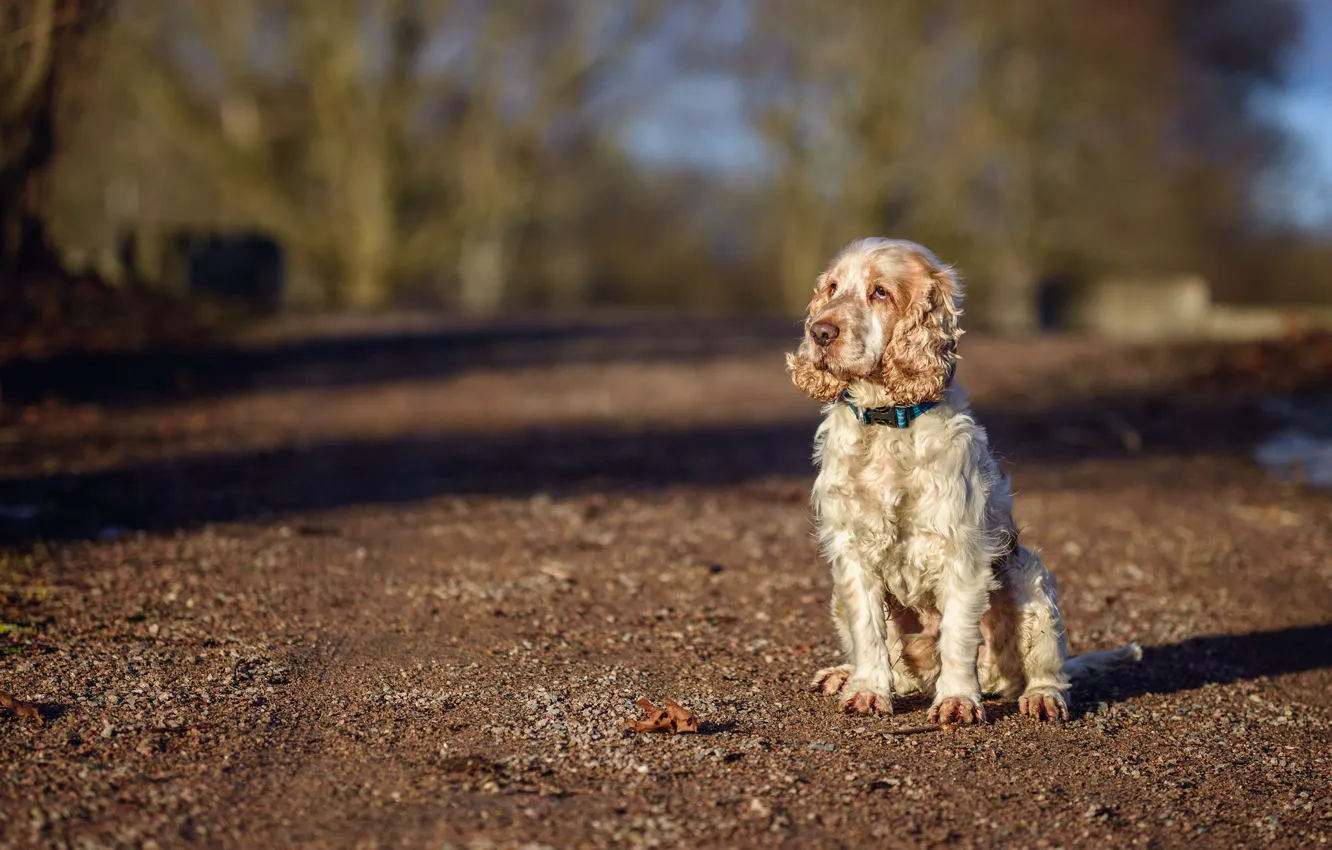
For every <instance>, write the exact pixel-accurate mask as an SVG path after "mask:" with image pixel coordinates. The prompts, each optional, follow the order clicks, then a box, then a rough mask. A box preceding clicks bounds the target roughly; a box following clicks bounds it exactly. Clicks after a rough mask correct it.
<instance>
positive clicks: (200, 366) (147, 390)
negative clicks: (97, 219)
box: [0, 321, 1332, 848]
mask: <svg viewBox="0 0 1332 850" xmlns="http://www.w3.org/2000/svg"><path fill="white" fill-rule="evenodd" d="M788 336H790V329H789V328H788V327H787V326H785V325H784V324H782V323H778V324H777V325H776V326H773V325H765V324H763V323H753V324H752V325H750V324H745V325H736V324H734V323H732V324H731V325H727V324H725V323H719V322H711V323H709V322H694V323H685V324H684V325H682V324H681V323H679V322H665V321H662V322H641V321H640V322H636V323H632V324H620V325H615V324H603V325H598V326H589V327H584V328H582V329H580V330H578V331H577V332H570V333H566V334H554V333H546V332H544V331H541V330H540V329H537V330H533V329H513V328H506V329H496V330H495V331H494V332H493V333H486V332H484V329H482V330H477V329H471V330H469V331H468V332H467V334H465V335H463V336H462V342H461V343H460V342H459V339H458V338H457V337H450V338H449V339H447V340H441V338H440V337H439V336H438V334H435V333H433V332H421V333H419V334H416V335H409V336H407V337H403V338H397V337H395V338H389V337H385V336H383V335H382V334H370V335H363V336H360V337H353V338H349V340H350V341H348V340H347V339H344V340H342V341H341V342H339V343H338V344H337V345H330V344H325V343H320V344H318V345H316V344H314V343H312V342H308V341H307V342H299V341H298V342H291V341H282V342H275V343H271V344H266V345H268V347H266V348H263V349H262V352H261V354H262V356H261V355H260V354H256V353H254V352H253V351H249V352H225V353H221V354H218V355H217V356H216V357H214V358H212V359H209V358H204V359H202V360H197V359H196V360H188V361H168V362H167V363H166V364H165V365H164V364H163V363H162V362H160V361H155V360H151V359H142V360H134V359H132V358H131V359H129V360H126V361H118V363H119V365H117V366H116V368H115V369H113V370H111V373H110V374H108V375H106V376H104V377H103V378H102V379H99V380H97V381H88V380H79V379H78V375H80V374H87V373H85V372H82V371H80V370H86V369H88V368H91V367H89V366H88V364H87V363H85V362H82V361H77V362H74V363H73V364H72V365H70V366H69V367H68V370H67V371H68V374H66V375H64V376H63V377H62V375H61V374H58V373H55V372H40V369H44V368H46V367H44V366H40V364H35V365H34V364H27V365H25V364H19V365H18V366H11V367H6V368H7V369H8V371H6V372H4V377H5V378H6V379H7V380H8V383H7V384H6V387H7V395H6V398H7V399H8V400H9V401H10V408H9V409H8V416H9V418H8V419H7V420H6V421H5V423H4V425H3V428H2V429H0V508H3V514H2V515H0V542H3V543H4V544H5V548H3V549H0V623H2V624H3V625H0V652H2V653H3V655H0V689H2V690H4V691H7V692H9V693H11V694H13V695H14V696H15V697H16V698H19V699H21V700H26V701H29V702H31V703H34V704H36V705H37V707H38V709H39V711H40V714H41V719H40V720H37V719H33V718H29V717H22V716H16V715H14V713H13V712H9V711H0V766H2V769H3V775H4V785H3V789H2V790H0V847H5V848H9V847H13V848H27V847H47V846H50V847H172V846H203V847H263V846H272V845H276V844H279V843H285V842H298V843H300V844H303V845H306V846H315V847H325V846H326V847H379V846H385V847H389V846H393V847H398V846H402V847H441V846H443V847H458V848H462V847H468V848H483V847H496V848H499V847H541V846H550V847H560V848H563V847H640V846H642V847H669V846H686V847H747V846H764V847H767V846H790V847H850V846H860V845H863V844H866V843H868V842H871V841H874V842H877V843H880V844H888V845H890V846H926V845H936V844H942V843H953V844H957V845H959V846H987V847H989V846H1011V847H1079V846H1087V847H1090V846H1096V847H1103V846H1129V845H1139V846H1154V847H1172V846H1181V845H1185V844H1190V845H1198V846H1215V847H1242V846H1253V847H1258V846H1268V845H1272V846H1278V847H1307V846H1314V845H1320V844H1325V843H1327V842H1328V840H1329V839H1330V838H1332V809H1330V808H1329V803H1328V794H1327V788H1328V787H1329V779H1332V746H1329V744H1330V743H1332V709H1329V706H1328V697H1329V694H1330V693H1332V672H1330V670H1329V668H1330V667H1332V624H1330V623H1329V619H1332V618H1330V615H1329V612H1332V497H1329V494H1328V493H1327V492H1324V491H1318V490H1316V489H1313V488H1309V487H1307V486H1304V485H1302V484H1301V483H1300V482H1299V481H1297V480H1296V481H1282V480H1279V479H1280V478H1281V476H1274V475H1271V474H1269V473H1268V472H1266V471H1264V470H1263V469H1261V468H1260V467H1258V466H1256V465H1254V464H1253V463H1251V462H1250V460H1249V457H1250V456H1251V447H1252V446H1253V445H1254V444H1255V442H1256V441H1257V440H1258V439H1259V438H1260V437H1261V436H1262V435H1263V434H1265V433H1267V432H1268V431H1269V430H1271V429H1273V428H1274V427H1276V426H1278V425H1280V424H1281V423H1271V422H1269V421H1267V420H1265V419H1263V417H1262V413H1261V412H1262V410H1269V411H1270V410H1272V409H1273V406H1272V404H1271V402H1270V400H1268V399H1266V398H1265V396H1268V395H1271V394H1273V393H1275V392H1278V391H1279V392H1281V393H1289V394H1296V395H1292V397H1298V398H1300V399H1301V400H1302V401H1301V402H1300V403H1304V402H1307V401H1308V400H1309V399H1313V400H1314V401H1313V402H1310V403H1313V404H1315V405H1316V404H1317V403H1321V402H1318V399H1323V400H1324V402H1325V400H1326V398H1327V397H1328V392H1327V384H1326V383H1325V380H1326V375H1327V374H1329V371H1324V367H1326V366H1328V365H1332V359H1320V358H1319V357H1312V356H1311V355H1310V354H1309V351H1310V350H1311V349H1310V348H1309V347H1305V346H1286V347H1280V346H1277V347H1265V348H1253V347H1249V348H1245V349H1234V350H1204V349H1190V350H1183V349H1176V350H1169V351H1167V350H1142V349H1128V348H1123V347H1117V346H1112V345H1109V344H1105V343H1095V342H1090V341H1086V340H1076V339H1048V340H1039V341H1034V342H1027V343H1013V342H1001V341H997V340H990V339H984V338H976V337H973V336H968V337H967V340H966V342H965V343H964V347H963V353H964V356H965V357H966V361H965V363H964V366H963V370H962V377H963V380H964V381H966V382H967V384H968V386H969V388H970V389H971V390H972V392H973V394H974V396H975V400H976V403H977V407H978V409H979V410H980V411H981V415H982V416H983V418H984V420H985V421H986V422H987V423H988V424H989V425H990V426H991V431H992V434H993V437H994V441H995V443H996V445H997V447H998V448H999V450H1000V451H1001V452H1002V453H1003V455H1004V456H1005V457H1006V458H1007V459H1008V460H1009V461H1010V465H1011V467H1012V470H1013V473H1014V479H1015V485H1016V488H1017V489H1018V491H1019V493H1018V502H1017V515H1018V520H1019V522H1020V523H1022V524H1023V525H1024V526H1025V527H1026V529H1027V531H1026V534H1027V539H1028V540H1029V541H1030V542H1031V543H1033V544H1035V545H1038V546H1040V547H1042V548H1043V549H1044V550H1045V551H1046V553H1047V556H1048V559H1049V561H1050V563H1051V566H1052V568H1053V570H1054V571H1055V572H1056V574H1057V575H1058V576H1059V579H1060V583H1061V589H1062V593H1063V600H1062V603H1063V610H1064V615H1065V620H1066V622H1067V623H1068V626H1069V630H1070V643H1071V645H1072V647H1073V649H1074V651H1086V650H1092V649H1098V648H1105V647H1110V646H1117V645H1119V644H1121V643H1123V642H1125V641H1128V640H1137V641H1140V642H1141V643H1142V644H1143V646H1144V657H1143V661H1142V663H1141V664H1140V665H1138V666H1137V667H1136V668H1133V669H1131V670H1128V671H1124V672H1122V673H1115V674H1114V675H1113V676H1112V677H1107V678H1105V679H1102V680H1092V681H1088V682H1086V683H1084V684H1082V685H1081V686H1080V687H1079V688H1078V689H1077V690H1076V692H1075V699H1076V700H1077V709H1078V710H1077V713H1076V716H1075V717H1074V719H1073V720H1071V721H1070V722H1069V723H1067V724H1063V725H1056V726H1041V725H1037V724H1034V723H1031V722H1028V721H1025V720H1024V719H1023V718H1021V717H1019V716H1017V715H1016V706H1015V705H1014V704H1012V703H1006V702H994V703H991V704H989V705H987V706H986V710H987V713H988V714H989V716H990V717H991V722H990V723H988V724H986V725H983V726H981V727H977V728H963V729H948V730H922V729H921V728H920V727H922V726H923V724H924V723H925V708H926V705H925V703H924V702H922V701H920V700H899V701H898V705H897V713H896V714H895V715H894V716H892V717H885V718H864V717H850V716H845V715H842V714H840V713H838V711H837V710H836V704H835V703H834V702H833V701H831V700H829V699H828V698H826V697H823V696H819V695H814V694H810V693H807V692H805V690H804V685H805V683H806V682H807V681H808V679H809V678H810V677H811V675H812V674H813V672H814V671H815V670H816V669H817V668H819V667H820V666H823V665H825V664H827V663H828V662H829V661H830V660H831V659H832V658H833V657H834V655H835V640H834V637H833V632H832V628H831V625H830V623H829V622H828V619H827V616H826V597H827V594H828V593H829V590H830V582H829V580H828V577H827V574H826V569H825V567H824V566H823V565H822V564H821V563H820V561H819V558H818V556H817V553H816V551H815V547H814V544H813V541H812V538H811V530H812V529H811V525H810V522H809V518H808V512H807V506H806V497H807V493H808V490H809V486H810V484H811V482H812V470H811V468H810V466H809V460H808V454H809V440H810V436H811V435H812V431H813V426H814V423H815V421H816V413H817V412H816V410H814V409H813V404H812V402H809V401H808V400H807V399H804V398H802V397H801V396H800V395H799V394H798V393H797V392H796V390H794V388H792V387H791V386H790V384H789V383H788V382H787V381H786V378H785V376H784V375H783V373H782V360H781V357H780V354H781V352H782V350H783V348H784V344H785V342H786V340H785V337H788ZM1324 353H1326V352H1324ZM181 363H184V364H185V365H183V366H182V365H180V364H181ZM173 364H174V365H173ZM25 369H26V370H27V372H26V373H25V371H24V370H25ZM38 373H40V376H41V377H40V380H38V379H36V378H33V377H32V375H34V374H38ZM25 374H26V375H27V377H26V378H25ZM71 376H73V377H71ZM25 381H27V382H26V383H25ZM62 382H63V383H62ZM43 386H46V387H57V386H58V387H60V395H61V396H63V400H61V399H54V398H48V397H44V396H43V393H42V387H43ZM10 387H14V388H17V389H15V390H12V391H11V390H10V389H9V388H10ZM25 396H26V397H25ZM15 398H18V399H21V400H23V404H22V405H19V406H16V405H15V403H14V399H15ZM1306 409H1322V410H1326V409H1328V408H1327V407H1326V406H1323V407H1322V408H1318V407H1316V406H1315V407H1313V408H1306ZM643 697H646V698H649V699H651V700H652V701H653V702H655V703H657V704H661V701H662V700H663V699H664V698H668V697H669V698H673V699H675V700H677V701H678V702H680V703H681V704H683V705H684V706H685V707H687V708H688V709H690V710H691V711H692V712H694V714H696V715H697V717H698V719H699V720H700V721H701V727H700V729H699V731H698V733H696V734H681V735H654V734H632V733H630V732H628V731H627V730H626V729H625V727H624V721H625V719H628V718H635V717H638V716H640V714H641V711H640V709H639V708H638V707H637V706H636V705H635V703H636V701H637V700H639V699H640V698H643Z"/></svg>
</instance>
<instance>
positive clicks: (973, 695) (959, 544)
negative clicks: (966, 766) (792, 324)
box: [787, 239, 1142, 724]
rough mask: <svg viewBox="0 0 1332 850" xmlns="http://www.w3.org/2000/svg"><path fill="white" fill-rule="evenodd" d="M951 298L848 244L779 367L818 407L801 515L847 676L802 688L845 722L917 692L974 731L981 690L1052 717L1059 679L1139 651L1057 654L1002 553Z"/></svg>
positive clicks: (914, 259)
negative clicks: (811, 470) (829, 586)
mask: <svg viewBox="0 0 1332 850" xmlns="http://www.w3.org/2000/svg"><path fill="white" fill-rule="evenodd" d="M961 299H962V290H961V286H960V285H959V283H958V281H957V278H956V277H955V276H954V274H953V273H952V271H951V270H950V269H948V268H947V267H945V266H943V265H942V264H940V262H939V261H938V260H937V259H936V258H935V256H934V255H933V254H932V253H930V252H929V251H928V250H926V249H925V248H923V247H921V246H920V245H917V244H915V243H912V242H906V241H901V240H892V239H862V240H859V241H857V242H854V243H852V244H851V245H849V246H847V247H846V248H845V249H843V250H842V252H841V253H839V254H838V255H837V256H836V257H835V258H834V259H833V262H832V264H831V266H830V267H829V269H828V270H827V271H826V272H824V273H823V274H822V275H820V276H819V278H818V283H817V285H816V287H815V290H814V298H813V300H812V301H811V302H810V305H809V315H808V317H807V319H806V322H805V336H804V339H803V340H802V342H801V345H800V348H799V350H798V351H797V352H796V353H795V354H792V355H788V356H787V363H788V366H789V367H790V370H791V375H792V379H793V380H794V382H795V384H796V386H798V387H799V388H800V389H802V390H804V391H805V392H806V393H808V394H809V395H811V396H813V397H814V398H816V399H819V400H821V401H824V402H827V403H828V406H827V407H826V408H825V413H824V419H823V423H822V424H821V425H820V426H819V429H818V432H817V434H816V436H815V458H816V460H817V463H818V465H819V474H818V478H817V480H816V481H815V484H814V494H813V507H814V515H815V519H816V522H817V523H818V529H819V540H820V542H821V544H822V548H823V552H824V554H825V556H826V557H827V558H828V560H829V562H830V565H831V567H832V574H833V584H834V587H833V597H832V613H833V621H834V623H835V624H836V626H837V633H838V636H839V638H840V641H841V645H842V651H843V653H844V654H845V658H846V661H847V663H846V664H843V665H841V666H839V667H832V668H829V669H826V670H821V671H819V673H818V676H817V678H816V679H815V680H814V684H813V687H814V688H815V689H816V690H822V691H823V692H824V693H828V694H839V693H840V694H841V699H842V705H843V707H844V708H845V710H846V711H848V712H852V713H856V714H873V713H889V712H891V711H892V697H893V694H894V693H898V694H904V693H911V692H913V691H919V692H922V693H926V694H932V695H933V699H934V702H933V705H932V706H931V708H930V719H931V720H932V721H934V722H939V723H952V724H966V723H977V722H981V721H983V720H984V719H985V713H984V709H983V708H982V707H981V694H983V693H984V694H993V695H998V696H1003V697H1014V696H1017V697H1019V707H1020V710H1021V711H1022V713H1023V714H1026V715H1027V716H1029V717H1033V718H1036V719H1038V720H1056V719H1059V720H1066V719H1068V701H1067V696H1066V694H1067V691H1068V689H1069V685H1070V681H1071V679H1072V678H1074V677H1076V676H1078V675H1079V674H1081V673H1085V672H1090V671H1092V670H1095V669H1098V668H1104V667H1108V666H1113V665H1115V664H1118V663H1123V662H1129V661H1134V660H1137V659H1139V658H1141V656H1142V652H1141V650H1140V649H1139V648H1138V646H1137V644H1130V645H1128V646H1125V647H1122V648H1120V649H1115V650H1109V651H1105V652H1095V653H1090V654H1087V655H1081V656H1078V657H1076V658H1069V657H1068V653H1067V648H1066V642H1065V635H1064V625H1063V622H1062V620H1061V619H1060V616H1059V607H1058V602H1057V594H1056V588H1055V580H1054V576H1052V575H1051V574H1050V573H1049V572H1048V571H1047V570H1046V568H1045V566H1044V565H1043V564H1042V563H1041V559H1040V556H1039V555H1038V554H1036V553H1035V552H1032V551H1030V550H1028V549H1026V548H1024V547H1023V546H1022V545H1021V544H1019V542H1018V532H1017V529H1016V527H1015V526H1014V525H1013V518H1012V502H1013V497H1012V490H1011V488H1010V485H1009V481H1008V477H1007V476H1006V475H1005V474H1004V472H1003V471H1002V470H1001V469H1000V468H999V465H998V463H997V462H996V461H995V458H994V456H993V455H992V454H991V452H990V446H989V441H988V439H987V437H986V434H985V430H984V429H983V428H982V427H981V426H980V425H979V424H977V422H976V420H975V419H974V418H972V415H971V412H970V410H969V408H968V405H967V400H966V396H965V394H964V393H963V392H962V389H961V388H960V387H959V386H958V385H957V384H956V383H954V381H953V372H954V367H955V365H956V362H957V342H958V339H959V338H960V337H961V335H962V331H961V330H960V329H959V327H958V318H959V316H960V315H961V312H962V311H961Z"/></svg>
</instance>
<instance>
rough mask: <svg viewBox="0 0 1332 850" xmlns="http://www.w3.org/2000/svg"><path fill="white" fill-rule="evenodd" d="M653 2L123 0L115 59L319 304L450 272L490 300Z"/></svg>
mask: <svg viewBox="0 0 1332 850" xmlns="http://www.w3.org/2000/svg"><path fill="white" fill-rule="evenodd" d="M652 12H653V6H652V4H650V3H648V2H645V1H643V0H634V1H633V2H623V3H615V2H609V0H555V2H546V3H542V4H539V5H537V6H530V5H527V4H520V3H486V2H480V0H476V2H464V0H379V2H365V0H290V2H277V0H235V2H229V3H216V2H211V0H184V2H174V3H167V2H162V0H137V2H128V0H127V2H126V3H125V4H124V6H123V8H122V10H121V15H120V26H119V28H118V39H117V45H118V47H119V53H118V56H117V59H116V61H115V64H114V67H116V68H117V70H118V71H119V72H120V73H121V74H123V75H125V76H126V78H127V85H129V86H130V87H131V88H132V89H133V90H135V91H136V92H138V93H139V98H140V103H141V105H142V108H143V110H144V112H145V114H146V117H147V118H148V119H149V120H151V121H152V122H153V124H154V126H156V127H157V128H158V129H159V130H160V132H161V133H163V134H164V135H165V137H166V138H167V139H168V140H169V141H171V142H172V143H174V144H176V145H178V146H179V147H180V149H182V150H184V151H186V152H188V153H189V154H190V156H191V157H192V158H193V159H194V161H195V162H196V164H197V166H198V169H199V171H200V173H201V174H204V175H207V176H208V178H209V179H210V180H211V181H212V182H213V183H214V185H215V186H216V187H217V190H218V192H219V194H220V195H221V196H222V197H223V198H224V199H225V200H226V201H228V202H230V203H232V204H234V205H236V206H238V207H239V208H241V209H243V210H244V211H245V213H246V214H248V216H250V217H251V218H252V219H253V220H254V221H255V222H256V223H257V224H258V225H259V226H261V227H263V228H265V229H267V230H268V231H269V232H271V233H273V234H275V235H276V236H277V237H278V238H279V239H280V240H281V241H282V242H283V244H284V246H285V247H286V249H287V250H288V252H289V253H290V254H291V255H292V256H293V259H294V261H295V262H296V263H297V264H300V265H304V266H306V267H307V268H308V269H310V270H312V271H313V272H314V273H315V274H316V276H318V277H319V278H321V279H326V280H327V281H328V292H327V294H328V296H329V298H330V300H331V301H333V302H335V303H339V304H343V305H346V306H349V307H353V308H371V307H376V306H379V305H381V304H383V303H385V302H386V301H387V300H388V299H389V298H391V297H392V296H393V295H394V294H395V292H396V291H398V290H399V289H400V288H401V287H403V286H404V285H407V284H412V283H414V282H416V281H418V280H420V279H421V278H423V277H437V276H438V272H437V270H438V269H440V268H441V267H443V268H450V269H452V271H453V273H452V274H446V275H444V276H443V277H444V279H445V281H446V282H447V283H448V285H450V286H451V287H452V291H453V293H454V297H455V298H456V300H457V303H458V304H459V305H460V306H461V307H462V308H463V309H465V310H468V311H470V312H477V313H485V312H491V311H493V310H494V309H496V308H497V307H498V305H499V304H500V303H501V302H502V300H503V299H504V297H505V292H506V287H507V286H508V285H509V283H510V282H511V278H512V277H513V274H514V269H513V267H512V264H513V260H514V258H515V257H516V256H517V248H518V245H519V243H520V241H521V239H522V237H523V234H524V232H525V231H526V229H527V228H528V227H529V226H530V225H531V218H532V216H533V215H534V214H535V211H536V206H535V205H534V200H535V199H536V197H537V194H538V186H539V183H540V181H541V180H542V179H543V177H544V176H546V174H548V172H549V169H548V168H547V167H546V163H547V162H548V161H549V160H551V159H552V158H555V157H556V156H557V155H567V153H568V146H567V145H564V147H561V145H562V143H564V142H567V140H568V139H569V138H570V137H571V136H577V135H580V134H588V133H595V125H596V120H597V116H596V109H597V108H598V107H597V104H596V103H594V101H597V100H598V99H599V98H601V96H602V95H603V94H604V89H605V87H606V83H607V81H609V80H611V79H613V77H614V75H615V74H616V72H617V69H618V67H619V65H620V63H621V62H622V61H623V60H624V58H625V55H626V52H627V50H628V48H630V47H631V46H632V45H634V44H635V43H636V42H637V39H638V38H639V36H640V35H641V32H642V29H643V27H644V26H645V23H646V21H647V20H648V19H649V18H650V16H651V14H652ZM602 99H604V98H602ZM586 150H587V151H590V152H592V153H595V146H593V147H591V148H586Z"/></svg>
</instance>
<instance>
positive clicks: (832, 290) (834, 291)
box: [828, 280, 837, 295]
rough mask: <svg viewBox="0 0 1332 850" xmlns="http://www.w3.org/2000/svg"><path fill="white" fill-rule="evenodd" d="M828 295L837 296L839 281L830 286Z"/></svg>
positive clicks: (831, 283)
mask: <svg viewBox="0 0 1332 850" xmlns="http://www.w3.org/2000/svg"><path fill="white" fill-rule="evenodd" d="M828 294H829V295H836V294H837V281H835V280H834V281H832V282H830V283H829V284H828Z"/></svg>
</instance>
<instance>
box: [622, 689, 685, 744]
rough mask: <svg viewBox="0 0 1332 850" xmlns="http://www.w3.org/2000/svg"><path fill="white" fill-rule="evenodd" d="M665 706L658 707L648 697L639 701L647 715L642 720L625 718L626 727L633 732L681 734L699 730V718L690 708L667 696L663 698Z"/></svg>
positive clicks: (640, 706) (639, 705)
mask: <svg viewBox="0 0 1332 850" xmlns="http://www.w3.org/2000/svg"><path fill="white" fill-rule="evenodd" d="M662 705H664V706H665V708H657V707H656V706H655V705H653V704H652V701H651V700H649V699H648V698H647V697H644V698H643V699H640V700H639V701H638V707H639V708H641V709H643V712H644V714H645V716H644V717H643V718H642V719H641V720H625V721H624V725H625V727H626V728H627V729H628V730H629V731H631V732H669V733H671V734H672V735H679V734H681V733H683V732H697V731H698V718H697V717H695V716H694V715H693V712H691V711H690V710H689V709H687V708H685V707H684V706H682V705H680V704H679V703H678V702H676V701H675V700H673V699H671V698H669V697H667V698H666V699H664V700H662Z"/></svg>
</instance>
